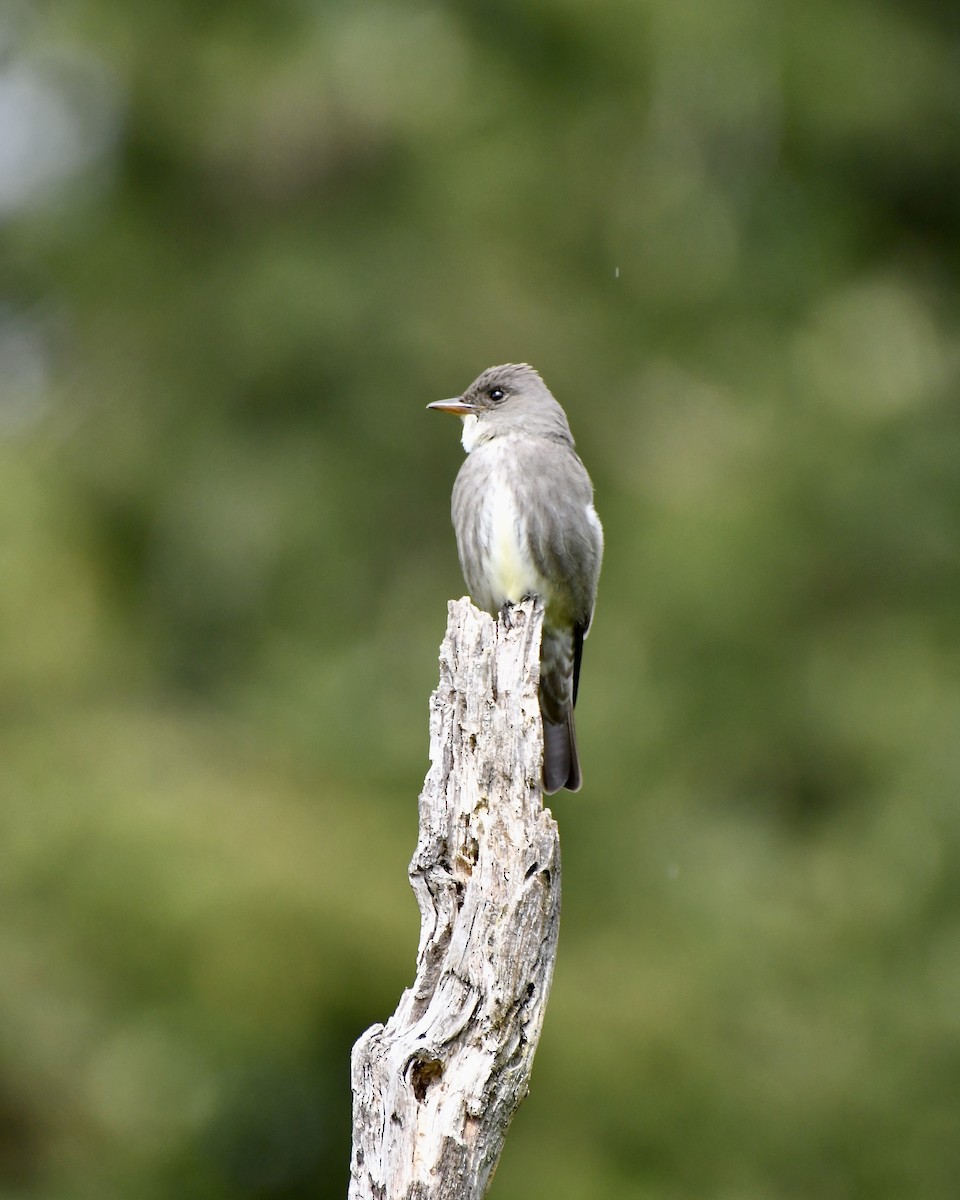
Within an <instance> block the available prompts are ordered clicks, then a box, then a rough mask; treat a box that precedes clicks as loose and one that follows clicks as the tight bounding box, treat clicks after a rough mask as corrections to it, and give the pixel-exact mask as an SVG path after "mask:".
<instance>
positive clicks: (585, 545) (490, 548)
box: [427, 363, 603, 794]
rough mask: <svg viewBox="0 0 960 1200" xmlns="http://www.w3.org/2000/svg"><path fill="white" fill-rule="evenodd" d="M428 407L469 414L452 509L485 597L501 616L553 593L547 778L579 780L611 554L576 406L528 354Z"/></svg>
mask: <svg viewBox="0 0 960 1200" xmlns="http://www.w3.org/2000/svg"><path fill="white" fill-rule="evenodd" d="M427 407H428V408H435V409H439V410H440V412H450V413H456V414H457V415H458V416H460V417H462V418H463V435H462V439H461V440H462V441H463V448H464V450H466V452H467V457H466V460H465V461H464V464H463V466H462V467H461V468H460V473H459V474H458V475H457V480H456V483H455V484H454V486H453V504H452V513H453V526H454V529H455V530H456V534H457V549H458V551H459V554H460V565H461V567H462V568H463V576H464V579H465V580H466V582H467V587H468V588H469V589H470V594H471V596H472V597H473V600H474V603H475V604H476V605H477V606H478V607H480V608H483V609H486V610H487V612H489V613H491V614H492V615H494V616H496V615H497V613H498V612H500V611H501V610H502V609H504V608H505V607H506V606H509V605H511V604H517V603H519V602H520V601H521V600H523V599H524V598H525V597H527V596H539V598H540V600H541V601H542V602H543V606H544V619H543V637H542V641H541V647H540V712H541V714H542V716H543V790H544V791H545V792H546V793H548V794H550V793H552V792H556V791H559V789H560V788H563V787H565V788H568V789H569V790H570V791H571V792H575V791H577V790H578V789H579V787H580V783H581V777H580V763H579V761H578V759H577V742H576V737H575V735H574V726H573V706H574V704H575V703H576V700H577V683H578V681H579V677H580V656H581V654H582V651H583V639H584V638H585V637H586V636H587V631H588V629H589V628H590V620H591V618H592V616H593V605H594V600H595V598H596V594H597V579H598V577H599V574H600V559H601V557H602V555H603V529H602V528H601V525H600V520H599V518H598V517H597V514H596V510H595V509H594V507H593V484H592V483H591V482H590V476H589V475H588V474H587V471H586V468H585V467H584V465H583V463H582V462H581V461H580V459H579V457H578V456H577V453H576V451H575V450H574V447H573V437H572V436H571V433H570V426H569V425H568V424H567V417H566V414H565V413H564V411H563V409H562V408H561V407H560V405H559V404H558V403H557V402H556V400H554V398H553V396H552V394H551V392H550V389H549V388H548V387H547V385H546V384H545V383H544V382H543V380H542V379H541V378H540V376H539V375H538V374H537V372H536V371H535V370H534V369H533V367H530V366H527V364H526V363H507V364H506V365H504V366H500V367H490V368H489V369H488V370H486V371H484V372H483V374H482V375H480V376H479V377H478V378H477V379H475V380H474V381H473V383H471V384H470V386H469V387H468V388H467V390H466V391H465V392H464V393H463V395H462V396H457V397H455V398H454V399H452V400H435V401H434V402H433V404H428V405H427Z"/></svg>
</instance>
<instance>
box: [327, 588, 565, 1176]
mask: <svg viewBox="0 0 960 1200" xmlns="http://www.w3.org/2000/svg"><path fill="white" fill-rule="evenodd" d="M542 622H543V610H542V608H541V607H540V605H539V603H538V602H537V601H534V600H529V601H525V602H524V603H523V604H521V605H518V606H517V607H516V608H514V609H513V610H512V611H511V613H510V616H509V619H508V621H507V622H506V623H505V622H504V621H503V620H502V619H501V620H500V621H499V622H494V621H493V619H492V618H491V617H489V616H488V615H487V614H486V613H481V612H480V611H479V610H478V609H476V608H474V607H473V605H472V604H471V603H470V601H469V600H467V599H463V600H458V601H451V603H450V605H449V615H448V622H447V633H446V637H445V638H444V640H443V644H442V645H441V647H440V683H439V686H438V687H437V690H436V691H435V692H434V693H433V696H432V698H431V701H430V761H431V764H432V765H431V767H430V770H429V772H428V774H427V778H426V780H425V782H424V786H423V791H422V792H421V794H420V835H419V841H418V843H417V850H416V853H415V854H414V856H413V861H412V862H411V864H410V882H411V884H412V886H413V890H414V892H415V893H416V897H417V902H418V904H419V906H420V919H421V928H420V947H419V950H418V952H417V975H416V980H415V982H414V984H413V986H412V987H411V988H409V989H407V991H405V992H404V993H403V996H402V997H401V999H400V1003H399V1005H398V1007H397V1011H396V1012H395V1013H394V1014H393V1016H392V1017H391V1018H390V1019H389V1020H388V1021H387V1023H386V1025H374V1026H372V1028H370V1029H368V1030H367V1031H366V1033H364V1034H363V1035H362V1036H361V1038H360V1039H359V1040H358V1041H357V1043H356V1045H355V1046H354V1048H353V1055H352V1059H351V1076H352V1084H353V1098H354V1102H353V1156H352V1161H351V1171H350V1193H349V1195H350V1200H480V1198H481V1197H482V1196H484V1195H485V1193H486V1191H487V1187H488V1185H489V1183H490V1179H491V1177H492V1175H493V1172H494V1170H495V1168H496V1165H497V1162H498V1160H499V1158H500V1152H501V1150H502V1149H503V1142H504V1138H505V1137H506V1133H507V1128H508V1127H509V1125H510V1121H511V1119H512V1117H513V1114H514V1112H515V1111H516V1109H517V1106H518V1105H519V1104H520V1101H521V1100H522V1099H523V1098H524V1096H525V1095H526V1094H527V1091H528V1088H529V1080H530V1072H531V1069H532V1066H533V1056H534V1052H535V1051H536V1047H537V1042H538V1041H539V1038H540V1029H541V1027H542V1024H543V1015H544V1010H545V1008H546V1003H547V996H548V994H549V992H550V983H551V980H552V978H553V965H554V958H555V955H556V948H557V936H558V933H559V928H560V841H559V837H558V834H557V826H556V822H555V821H554V819H553V816H552V815H551V813H550V810H549V809H545V808H544V807H543V797H542V794H541V791H540V766H541V756H542V730H541V724H540V708H539V704H538V702H537V685H538V682H539V659H540V630H541V625H542Z"/></svg>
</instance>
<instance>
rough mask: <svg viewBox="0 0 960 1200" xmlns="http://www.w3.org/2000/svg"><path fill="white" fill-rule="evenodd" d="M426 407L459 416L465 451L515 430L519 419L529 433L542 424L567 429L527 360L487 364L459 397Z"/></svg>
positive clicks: (559, 412)
mask: <svg viewBox="0 0 960 1200" xmlns="http://www.w3.org/2000/svg"><path fill="white" fill-rule="evenodd" d="M427 408H433V409H436V410H437V411H438V412H449V413H455V414H456V415H457V416H460V417H462V418H463V424H464V429H463V445H464V448H465V449H466V450H468V451H469V450H472V449H473V447H474V446H475V445H476V444H477V442H479V441H483V440H486V439H487V438H490V437H494V436H496V435H497V434H498V433H507V432H510V431H511V430H515V429H516V428H517V426H518V424H519V423H520V422H522V423H523V427H524V429H525V430H527V431H529V432H530V433H535V432H540V427H541V426H543V425H544V424H545V423H546V424H549V425H551V426H556V425H557V424H558V423H559V424H560V425H562V427H563V428H564V429H567V422H566V418H565V417H564V415H563V409H562V408H561V407H560V405H559V404H558V403H557V402H556V400H554V398H553V396H552V395H551V393H550V389H549V388H548V387H547V385H546V384H545V383H544V382H543V380H542V379H541V378H540V375H539V374H538V373H537V372H536V371H535V370H534V369H533V367H531V366H528V365H527V363H504V364H503V365H502V366H499V367H488V368H487V369H486V371H484V372H483V373H482V374H480V375H478V376H477V378H476V379H475V380H474V381H473V383H471V384H470V386H469V387H468V388H467V390H466V391H465V392H464V393H463V394H462V395H461V396H454V397H453V398H452V399H450V400H434V402H433V403H432V404H428V405H427ZM567 436H568V437H569V430H567Z"/></svg>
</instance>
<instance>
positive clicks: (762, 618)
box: [0, 0, 960, 1200]
mask: <svg viewBox="0 0 960 1200" xmlns="http://www.w3.org/2000/svg"><path fill="white" fill-rule="evenodd" d="M958 268H960V19H958V13H957V10H955V9H951V8H950V6H948V5H941V4H934V3H930V2H924V0H921V2H919V3H917V2H914V3H910V4H907V3H906V2H904V0H900V2H899V3H898V2H895V0H886V2H880V3H877V2H874V3H867V2H866V0H831V2H829V3H827V2H826V0H803V2H802V3H801V0H785V2H784V3H779V4H769V3H764V2H761V0H714V2H709V0H649V2H647V3H643V4H638V3H636V2H635V0H599V2H598V0H555V2H554V3H551V4H547V3H538V2H537V0H512V2H510V3H506V2H504V0H486V2H485V3H483V4H480V3H476V2H474V3H467V2H463V3H448V4H443V3H440V2H439V0H432V2H431V0H421V2H412V3H408V4H403V5H397V4H390V3H386V2H384V0H366V2H364V3H356V2H347V0H321V2H318V3H312V4H311V3H307V2H306V0H231V2H226V0H221V2H217V0H207V2H205V3H195V4H191V3H187V2H186V0H162V2H161V0H142V2H138V3H136V4H131V3H129V0H125V2H124V3H120V2H119V0H61V2H60V3H56V4H52V3H42V2H40V3H31V4H28V3H26V2H25V0H24V2H21V3H17V2H16V0H7V2H6V3H4V4H3V6H2V8H0V489H2V493H3V494H2V503H0V564H2V565H0V571H2V574H0V580H2V586H0V720H2V731H0V735H2V740H0V792H2V802H0V1172H2V1183H0V1195H2V1196H3V1198H4V1200H54V1198H56V1200H74V1198H83V1197H90V1198H91V1200H92V1198H97V1200H101V1198H110V1197H118V1198H119V1197H124V1198H127V1197H131V1196H136V1197H137V1198H138V1200H153V1198H155V1200H161V1198H163V1200H166V1198H167V1197H177V1198H178V1200H182V1198H188V1200H248V1198H249V1200H253V1198H257V1200H272V1198H283V1200H301V1198H303V1200H306V1198H307V1197H328V1196H329V1197H334V1196H343V1195H344V1194H345V1191H346V1185H347V1171H348V1160H349V1122H350V1093H349V1075H348V1059H349V1051H350V1047H351V1044H352V1042H353V1041H354V1039H355V1038H356V1037H357V1036H358V1035H359V1034H360V1032H361V1031H362V1030H363V1029H364V1028H365V1027H366V1026H367V1025H369V1024H371V1023H372V1022H373V1021H376V1020H383V1019H385V1018H386V1017H387V1016H388V1015H389V1014H390V1013H391V1012H392V1011H393V1009H394V1007H395V1005H396V1003H397V1000H398V999H399V996H400V993H401V991H402V989H403V988H404V987H405V986H406V985H408V984H409V983H410V982H411V981H412V978H413V968H414V959H415V952H416V945H417V935H418V929H419V920H418V914H417V910H416V905H415V902H414V899H413V896H412V893H411V892H410V890H409V887H408V884H407V881H406V865H407V862H408V860H409V858H410V855H411V853H412V851H413V848H414V845H415V842H416V798H417V793H418V791H419V788H420V785H421V782H422V779H423V775H424V773H425V771H426V768H427V758H426V756H427V746H428V738H427V700H428V696H429V693H430V691H431V689H432V688H433V686H434V685H435V682H436V652H437V646H438V643H439V641H440V638H441V636H442V634H443V631H444V626H445V621H446V601H447V599H448V597H451V596H459V595H460V594H462V592H463V584H462V581H461V579H460V574H459V569H458V566H457V560H456V552H455V547H454V539H453V534H452V531H451V529H450V526H449V516H448V504H449V494H450V488H451V485H452V481H453V478H454V475H455V473H456V471H457V469H458V466H459V463H460V459H461V454H462V451H461V449H460V446H459V444H458V440H457V439H458V433H459V430H458V427H457V423H456V422H455V421H452V420H451V419H449V418H441V417H437V416H435V415H433V414H428V413H426V412H425V411H424V405H425V404H426V403H427V402H428V401H430V400H432V399H436V398H438V397H441V396H447V395H451V394H454V393H456V392H458V391H460V390H461V389H462V388H463V387H464V386H465V385H466V384H467V383H468V382H469V381H470V380H471V379H472V378H473V376H474V375H476V374H477V373H478V372H479V371H480V370H481V369H482V368H484V367H486V366H488V365H491V364H492V363H496V362H502V361H511V360H520V361H529V362H532V363H533V364H534V365H535V366H537V367H538V368H539V369H540V370H541V372H542V373H543V375H544V377H545V378H546V380H547V382H548V383H549V384H550V385H551V386H552V387H553V390H554V391H555V393H556V395H557V396H558V398H559V399H560V401H561V402H562V403H563V404H564V406H565V407H566V409H567V412H568V414H569V416H570V420H571V424H572V426H573V429H574V432H575V434H576V436H577V441H578V447H579V449H580V451H581V453H582V455H583V457H584V459H585V461H586V462H587V464H588V466H589V469H590V471H591V473H592V475H593V478H594V482H595V484H596V487H597V505H598V508H599V511H600V513H601V516H602V518H603V520H604V523H605V526H606V532H607V558H606V564H605V567H604V573H603V578H602V580H601V592H600V600H599V606H598V611H597V619H596V624H595V628H594V632H593V634H592V636H591V638H590V641H589V643H588V646H587V654H586V658H585V664H584V674H583V680H582V688H581V702H580V709H579V729H580V741H581V752H582V757H583V761H584V764H585V774H586V780H587V782H586V787H585V789H584V791H583V792H582V793H581V794H580V795H579V796H576V797H573V796H570V795H567V794H561V795H559V796H557V797H556V798H555V803H554V804H553V808H554V811H555V812H556V814H557V817H558V820H559V822H560V828H561V837H562V842H563V847H564V881H563V884H564V916H563V929H562V934H561V947H560V958H559V963H558V967H557V973H556V979H555V984H554V991H553V995H552V997H551V1003H550V1006H549V1009H548V1012H547V1020H546V1027H545V1032H544V1036H543V1040H542V1042H541V1046H540V1051H539V1055H538V1059H537V1064H536V1069H535V1072H534V1078H533V1090H532V1093H531V1095H530V1098H529V1099H528V1100H527V1102H526V1103H525V1104H524V1105H523V1107H522V1108H521V1110H520V1112H519V1114H518V1116H517V1119H516V1121H515V1123H514V1125H513V1128H512V1129H511V1131H510V1134H509V1137H508V1139H507V1144H506V1150H505V1153H504V1157H503V1160H502V1163H501V1167H500V1170H499V1172H498V1174H497V1177H496V1179H495V1181H494V1184H493V1188H492V1191H491V1195H492V1196H493V1197H494V1198H495V1200H519V1198H521V1197H523V1198H525V1200H526V1198H529V1197H540V1196H543V1197H551V1198H552V1200H573V1198H580V1197H591V1198H602V1200H606V1198H611V1200H613V1198H616V1200H622V1198H627V1200H630V1198H634V1197H635V1198H636V1200H641V1198H643V1200H693V1198H695V1197H696V1198H702V1197H710V1198H719V1200H761V1198H763V1200H801V1198H806V1197H810V1196H817V1197H821V1198H827V1200H847V1198H860V1197H863V1198H868V1200H888V1198H889V1200H894V1198H896V1200H900V1198H903V1197H909V1198H910V1200H933V1198H935V1197H937V1198H939V1197H945V1198H946V1197H954V1196H956V1195H957V1189H958V1186H960V1185H958V1180H960V869H958V868H960V849H958V847H960V807H958V794H960V639H958V624H960V548H958V522H960V466H958V464H960V402H958V401H960V397H958V386H957V384H958V378H960V289H958V278H960V276H958Z"/></svg>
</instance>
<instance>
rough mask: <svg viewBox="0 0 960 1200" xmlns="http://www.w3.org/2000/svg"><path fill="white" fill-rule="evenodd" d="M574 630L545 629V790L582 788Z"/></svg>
mask: <svg viewBox="0 0 960 1200" xmlns="http://www.w3.org/2000/svg"><path fill="white" fill-rule="evenodd" d="M578 632H579V631H576V630H574V629H555V628H548V627H545V628H544V630H543V637H542V640H541V643H540V712H541V714H542V716H543V790H544V792H546V793H547V795H548V796H549V795H552V794H553V793H554V792H557V791H559V790H560V788H566V789H567V790H568V791H570V792H576V791H578V790H579V788H580V784H581V782H582V781H581V776H580V762H579V760H578V758H577V738H576V733H575V731H574V725H573V701H574V689H575V688H576V676H577V674H579V670H578V668H579V665H580V662H579V660H580V647H581V645H582V641H583V639H582V636H578Z"/></svg>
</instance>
